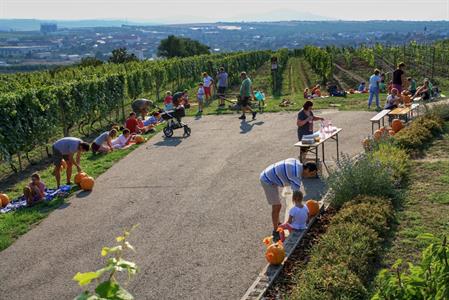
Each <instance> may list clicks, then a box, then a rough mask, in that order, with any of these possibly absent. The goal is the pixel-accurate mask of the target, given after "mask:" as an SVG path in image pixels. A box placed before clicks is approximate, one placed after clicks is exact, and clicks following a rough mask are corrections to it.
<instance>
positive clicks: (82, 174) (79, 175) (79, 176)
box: [75, 172, 87, 185]
mask: <svg viewBox="0 0 449 300" xmlns="http://www.w3.org/2000/svg"><path fill="white" fill-rule="evenodd" d="M84 177H87V174H86V173H84V172H81V173H78V174H76V175H75V183H76V184H77V185H80V183H81V180H82V179H83V178H84Z"/></svg>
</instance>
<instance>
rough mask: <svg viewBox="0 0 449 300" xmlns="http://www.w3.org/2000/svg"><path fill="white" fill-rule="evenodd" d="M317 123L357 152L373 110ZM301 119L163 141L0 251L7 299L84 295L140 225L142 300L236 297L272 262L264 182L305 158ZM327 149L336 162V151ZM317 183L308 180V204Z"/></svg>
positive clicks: (268, 118) (214, 127)
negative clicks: (94, 274)
mask: <svg viewBox="0 0 449 300" xmlns="http://www.w3.org/2000/svg"><path fill="white" fill-rule="evenodd" d="M316 114H317V115H324V116H325V117H326V118H330V119H331V120H332V121H333V124H334V125H336V126H339V127H342V128H344V130H343V132H342V133H341V135H340V150H341V151H342V152H345V153H348V154H351V155H354V154H356V153H358V152H360V151H361V144H360V141H361V140H362V138H363V137H364V136H366V135H367V134H368V133H369V132H370V131H371V125H370V122H369V118H370V117H371V116H372V115H374V114H375V113H369V112H336V111H322V112H316ZM295 116H296V115H295V114H293V113H277V114H263V115H260V116H258V118H257V120H256V121H252V122H248V123H245V122H242V123H241V122H240V121H239V120H237V118H236V115H227V116H207V117H203V118H201V119H199V120H194V119H186V121H187V122H188V123H189V124H190V125H191V128H192V136H191V137H189V138H187V139H180V138H176V137H175V138H172V139H168V140H165V139H164V138H163V137H162V136H161V135H158V136H156V137H155V138H153V139H152V140H151V141H150V142H148V143H147V145H146V146H143V147H140V148H139V149H137V150H135V151H134V152H133V153H132V154H130V155H128V156H127V157H126V158H124V159H123V160H121V161H120V162H118V163H117V164H115V165H114V166H113V167H112V168H111V169H110V170H109V171H107V172H106V173H105V174H103V175H102V176H100V177H99V178H98V179H97V180H96V185H95V189H94V191H93V192H92V193H90V194H88V195H85V194H83V193H81V194H79V195H75V196H73V197H72V198H71V199H70V202H69V203H68V205H66V206H65V207H61V209H58V210H56V211H54V212H52V213H51V215H50V216H49V217H48V218H47V219H45V220H44V221H43V222H42V223H41V224H40V225H39V226H36V228H34V229H33V230H31V231H30V232H28V233H27V234H25V235H24V236H22V237H21V238H19V240H17V241H16V242H15V243H14V244H13V245H12V246H11V247H9V248H8V249H6V250H4V251H3V252H1V253H0V270H1V271H0V299H5V298H8V299H11V300H12V299H24V300H25V299H26V300H30V299H39V300H42V299H73V297H74V296H75V295H76V294H77V293H79V292H81V291H82V289H81V288H79V287H78V286H77V284H76V283H75V282H73V281H72V277H73V275H74V274H75V273H76V272H78V271H81V272H85V271H90V270H94V269H96V268H97V267H99V266H101V263H102V258H101V257H100V249H101V248H102V247H103V246H109V245H111V244H112V242H113V239H114V237H115V236H117V235H118V234H119V233H120V232H121V230H122V229H123V228H126V227H130V226H132V225H133V224H136V223H139V224H140V226H139V227H138V228H137V229H136V230H135V231H134V233H133V236H132V238H131V243H133V244H134V246H135V247H136V249H137V254H134V255H133V256H132V257H131V259H132V260H134V261H135V262H137V263H138V265H139V266H140V269H141V271H140V273H139V274H138V275H137V277H136V278H134V279H133V281H132V282H131V283H130V285H129V286H128V289H129V290H130V291H132V292H133V293H134V294H135V296H136V299H238V298H239V297H240V296H242V295H243V294H244V292H245V291H246V289H247V288H248V287H249V285H250V284H251V282H252V281H253V280H254V279H255V276H256V275H257V274H258V272H259V271H260V270H261V268H262V267H263V266H264V265H265V259H264V257H263V250H264V246H263V245H262V242H261V241H262V238H263V237H265V236H266V235H268V233H269V232H270V217H269V216H270V207H269V206H268V205H267V204H266V202H265V201H266V200H265V198H264V195H263V191H262V189H261V188H260V186H259V181H258V175H259V172H260V171H261V170H263V168H265V167H266V166H267V165H269V164H270V163H273V162H276V161H278V160H281V159H284V158H287V157H295V156H297V155H298V149H295V148H294V147H293V144H294V142H295V140H296V130H295ZM180 135H181V131H180V130H177V131H175V136H180ZM327 150H328V153H327V158H326V159H331V158H332V157H335V145H333V144H329V145H328V147H327ZM317 181H318V180H308V182H305V186H306V190H307V192H308V196H309V197H310V196H313V197H316V195H314V193H313V192H314V188H313V187H314V186H318V184H317ZM316 192H317V191H315V193H316Z"/></svg>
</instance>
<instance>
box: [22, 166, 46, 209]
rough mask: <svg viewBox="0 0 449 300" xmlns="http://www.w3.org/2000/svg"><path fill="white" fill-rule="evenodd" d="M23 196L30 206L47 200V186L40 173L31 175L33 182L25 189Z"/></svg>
mask: <svg viewBox="0 0 449 300" xmlns="http://www.w3.org/2000/svg"><path fill="white" fill-rule="evenodd" d="M23 195H24V196H25V199H26V201H27V205H28V206H32V205H34V204H36V203H39V202H41V201H42V200H44V198H45V184H44V183H43V182H41V177H40V176H39V174H38V173H34V174H33V175H31V182H30V183H29V184H28V186H26V187H24V188H23Z"/></svg>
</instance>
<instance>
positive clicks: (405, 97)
mask: <svg viewBox="0 0 449 300" xmlns="http://www.w3.org/2000/svg"><path fill="white" fill-rule="evenodd" d="M401 98H402V102H404V104H405V106H410V105H412V98H411V97H410V96H409V95H402V96H401Z"/></svg>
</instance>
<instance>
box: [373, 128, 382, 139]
mask: <svg viewBox="0 0 449 300" xmlns="http://www.w3.org/2000/svg"><path fill="white" fill-rule="evenodd" d="M381 138H382V131H381V130H380V129H378V130H376V131H374V140H376V141H378V140H380V139H381Z"/></svg>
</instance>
